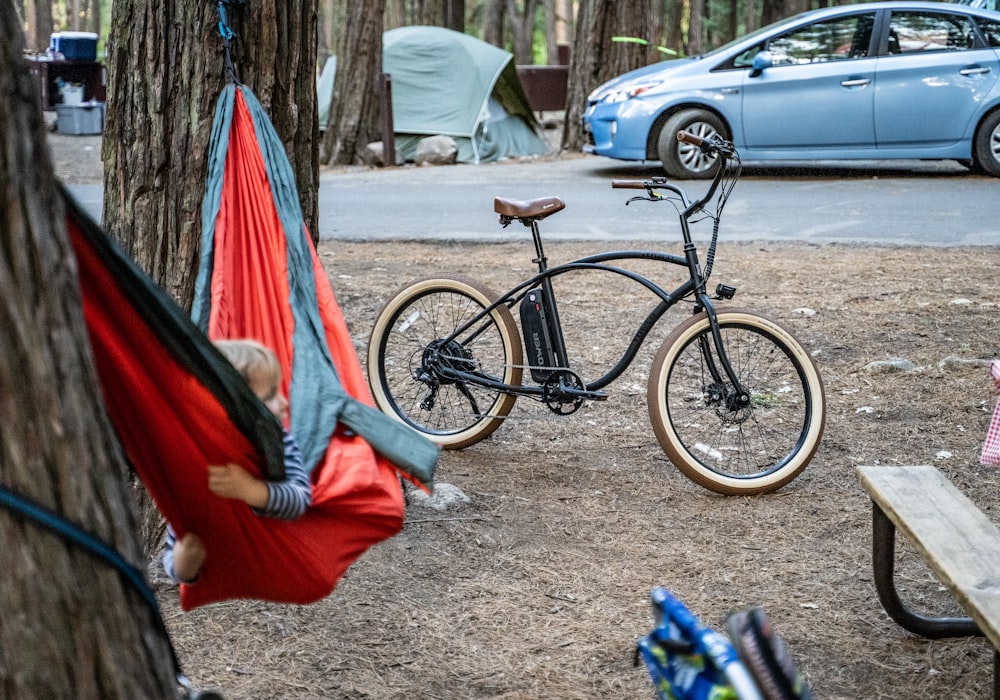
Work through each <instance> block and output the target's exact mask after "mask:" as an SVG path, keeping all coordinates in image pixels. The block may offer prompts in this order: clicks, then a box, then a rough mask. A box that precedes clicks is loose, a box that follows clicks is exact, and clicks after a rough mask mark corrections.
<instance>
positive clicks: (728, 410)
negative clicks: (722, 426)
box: [705, 384, 753, 424]
mask: <svg viewBox="0 0 1000 700" xmlns="http://www.w3.org/2000/svg"><path fill="white" fill-rule="evenodd" d="M705 402H706V403H707V404H708V405H709V406H714V407H715V415H717V416H718V417H719V418H721V419H722V422H723V423H736V424H739V423H743V422H744V421H746V420H747V419H748V418H750V416H751V415H752V414H753V404H752V403H751V402H749V401H741V400H740V396H739V392H738V391H736V390H735V389H733V387H731V386H726V385H724V384H709V385H708V386H707V387H705Z"/></svg>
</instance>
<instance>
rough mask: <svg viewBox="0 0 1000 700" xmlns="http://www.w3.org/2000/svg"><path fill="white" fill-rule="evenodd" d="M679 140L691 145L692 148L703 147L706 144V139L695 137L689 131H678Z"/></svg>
mask: <svg viewBox="0 0 1000 700" xmlns="http://www.w3.org/2000/svg"><path fill="white" fill-rule="evenodd" d="M677 140H678V141H683V142H684V143H690V144H691V145H692V146H699V147H700V146H701V145H702V144H704V143H705V139H703V138H702V137H700V136H695V135H694V134H691V133H689V132H687V131H678V132H677Z"/></svg>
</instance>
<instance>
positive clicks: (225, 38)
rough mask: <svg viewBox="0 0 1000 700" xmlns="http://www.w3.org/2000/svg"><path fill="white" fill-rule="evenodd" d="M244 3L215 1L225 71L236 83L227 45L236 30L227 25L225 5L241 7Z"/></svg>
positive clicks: (240, 0)
mask: <svg viewBox="0 0 1000 700" xmlns="http://www.w3.org/2000/svg"><path fill="white" fill-rule="evenodd" d="M244 4H245V0H218V3H217V7H218V9H219V25H218V26H219V35H220V36H221V37H222V46H223V48H225V50H226V73H227V74H228V75H229V79H230V80H231V81H232V82H233V83H235V84H237V85H238V84H239V82H240V81H239V79H238V78H237V77H236V66H235V65H234V64H233V55H232V52H231V51H230V46H229V43H230V42H231V41H232V40H233V39H235V38H236V32H234V31H233V30H232V27H230V26H229V19H228V18H227V17H226V5H235V6H236V7H242V6H243V5H244Z"/></svg>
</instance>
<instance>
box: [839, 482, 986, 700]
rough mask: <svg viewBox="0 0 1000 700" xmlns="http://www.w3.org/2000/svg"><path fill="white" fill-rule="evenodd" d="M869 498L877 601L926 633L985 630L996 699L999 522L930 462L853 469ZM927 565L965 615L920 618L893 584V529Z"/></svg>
mask: <svg viewBox="0 0 1000 700" xmlns="http://www.w3.org/2000/svg"><path fill="white" fill-rule="evenodd" d="M857 474H858V478H859V479H860V480H861V484H862V485H863V486H864V488H865V489H866V490H867V491H868V494H869V495H870V496H871V499H872V532H873V538H872V564H873V567H874V572H875V588H876V590H877V591H878V597H879V600H880V601H881V603H882V607H883V608H885V611H886V612H887V613H888V614H889V617H891V618H892V619H893V620H895V621H896V622H897V623H899V625H900V626H902V627H903V628H904V629H906V630H908V631H910V632H913V633H915V634H919V635H922V636H924V637H928V638H931V639H941V638H944V637H964V636H986V637H987V638H988V639H989V640H990V642H991V643H992V644H993V649H994V651H993V697H994V698H996V699H997V700H1000V651H998V650H1000V528H998V527H997V526H996V525H995V524H994V523H993V522H992V521H991V520H990V519H989V518H988V517H986V515H984V514H983V512H982V511H980V510H979V509H978V508H977V507H976V506H975V504H974V503H973V502H972V501H971V500H969V499H968V498H967V497H966V496H965V495H963V494H962V493H961V492H960V491H959V490H958V489H957V488H955V486H954V485H953V484H952V483H951V482H950V481H948V479H947V478H946V477H945V476H944V475H943V474H942V473H941V472H939V471H938V470H937V469H935V468H934V467H930V466H906V467H873V466H864V467H858V468H857ZM896 530H899V531H900V532H902V533H903V535H904V536H905V537H906V540H907V541H908V542H909V543H910V544H911V545H912V546H913V548H914V550H916V552H917V553H918V554H919V555H920V556H921V557H922V558H923V560H924V561H925V562H926V563H927V564H929V565H930V567H931V568H932V569H933V570H934V572H935V573H936V574H937V576H938V578H940V579H941V581H942V582H943V583H944V584H945V585H946V586H947V587H948V589H949V590H950V591H951V592H952V594H953V595H954V596H955V598H956V600H957V601H958V602H959V603H961V605H962V607H963V608H965V610H966V612H967V613H968V614H969V617H925V616H924V615H921V614H918V613H915V612H913V611H911V610H910V609H909V608H907V607H906V606H905V605H904V604H903V602H902V601H901V600H900V598H899V594H898V592H897V591H896V586H895V581H894V578H893V570H894V567H895V559H896V554H895V533H896Z"/></svg>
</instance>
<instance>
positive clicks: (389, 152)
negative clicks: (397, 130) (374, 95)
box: [379, 73, 396, 166]
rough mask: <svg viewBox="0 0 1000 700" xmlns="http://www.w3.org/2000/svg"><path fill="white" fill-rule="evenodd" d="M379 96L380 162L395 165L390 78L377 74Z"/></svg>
mask: <svg viewBox="0 0 1000 700" xmlns="http://www.w3.org/2000/svg"><path fill="white" fill-rule="evenodd" d="M379 96H380V97H381V99H382V105H381V112H382V162H383V165H393V166H394V165H396V136H395V134H394V133H393V125H392V76H391V75H389V74H388V73H380V74H379Z"/></svg>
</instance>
